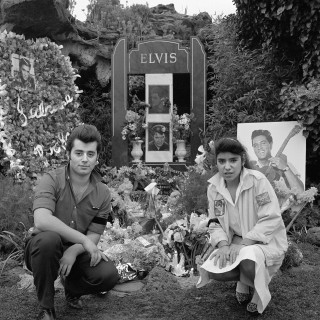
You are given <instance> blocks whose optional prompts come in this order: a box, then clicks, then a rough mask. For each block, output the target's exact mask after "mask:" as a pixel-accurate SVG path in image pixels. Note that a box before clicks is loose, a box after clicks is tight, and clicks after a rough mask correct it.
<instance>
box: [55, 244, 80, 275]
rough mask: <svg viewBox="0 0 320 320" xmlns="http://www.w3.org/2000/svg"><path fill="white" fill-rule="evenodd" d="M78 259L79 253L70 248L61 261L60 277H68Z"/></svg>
mask: <svg viewBox="0 0 320 320" xmlns="http://www.w3.org/2000/svg"><path fill="white" fill-rule="evenodd" d="M76 259H77V253H76V252H75V250H72V248H71V247H70V248H68V249H67V250H66V251H65V252H64V253H63V256H62V258H61V259H60V268H59V274H60V276H64V277H67V276H68V275H69V273H70V271H71V268H72V266H73V264H74V262H75V261H76Z"/></svg>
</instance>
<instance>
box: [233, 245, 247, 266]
mask: <svg viewBox="0 0 320 320" xmlns="http://www.w3.org/2000/svg"><path fill="white" fill-rule="evenodd" d="M243 246H244V245H243V244H242V245H241V244H232V245H231V246H230V263H231V264H232V263H234V262H235V261H236V259H237V257H238V255H239V252H240V250H241V248H243Z"/></svg>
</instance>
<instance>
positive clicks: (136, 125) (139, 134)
mask: <svg viewBox="0 0 320 320" xmlns="http://www.w3.org/2000/svg"><path fill="white" fill-rule="evenodd" d="M144 121H145V117H144V115H141V114H138V113H137V112H135V111H132V110H128V111H127V114H126V122H125V126H124V127H123V129H122V131H121V134H122V139H123V140H129V141H131V140H143V139H144V135H145V128H146V123H145V122H144Z"/></svg>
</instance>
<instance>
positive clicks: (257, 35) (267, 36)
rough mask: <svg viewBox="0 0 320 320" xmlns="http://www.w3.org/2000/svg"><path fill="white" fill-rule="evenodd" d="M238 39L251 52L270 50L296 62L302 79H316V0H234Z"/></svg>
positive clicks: (319, 47)
mask: <svg viewBox="0 0 320 320" xmlns="http://www.w3.org/2000/svg"><path fill="white" fill-rule="evenodd" d="M234 2H235V4H236V6H237V11H238V17H239V33H238V35H239V37H240V39H241V41H242V42H243V43H244V44H245V45H246V46H249V47H250V48H270V47H273V48H274V49H276V50H277V53H278V54H279V55H280V56H282V55H284V56H286V57H287V59H288V60H295V61H296V63H297V64H298V65H299V66H300V71H301V72H302V75H303V78H310V77H315V76H319V70H320V69H319V67H320V56H319V52H320V37H319V28H320V19H319V11H320V2H319V1H318V0H258V1H256V0H234Z"/></svg>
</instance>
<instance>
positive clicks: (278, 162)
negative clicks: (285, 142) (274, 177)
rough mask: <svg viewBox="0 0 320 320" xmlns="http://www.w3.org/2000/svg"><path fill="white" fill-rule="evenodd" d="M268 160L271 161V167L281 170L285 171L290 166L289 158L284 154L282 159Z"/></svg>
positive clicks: (273, 158) (281, 156)
mask: <svg viewBox="0 0 320 320" xmlns="http://www.w3.org/2000/svg"><path fill="white" fill-rule="evenodd" d="M268 160H269V161H270V164H271V166H273V167H275V168H277V169H279V170H284V169H285V168H286V167H287V166H288V161H287V156H286V155H284V154H281V155H280V157H272V158H270V159H268Z"/></svg>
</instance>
